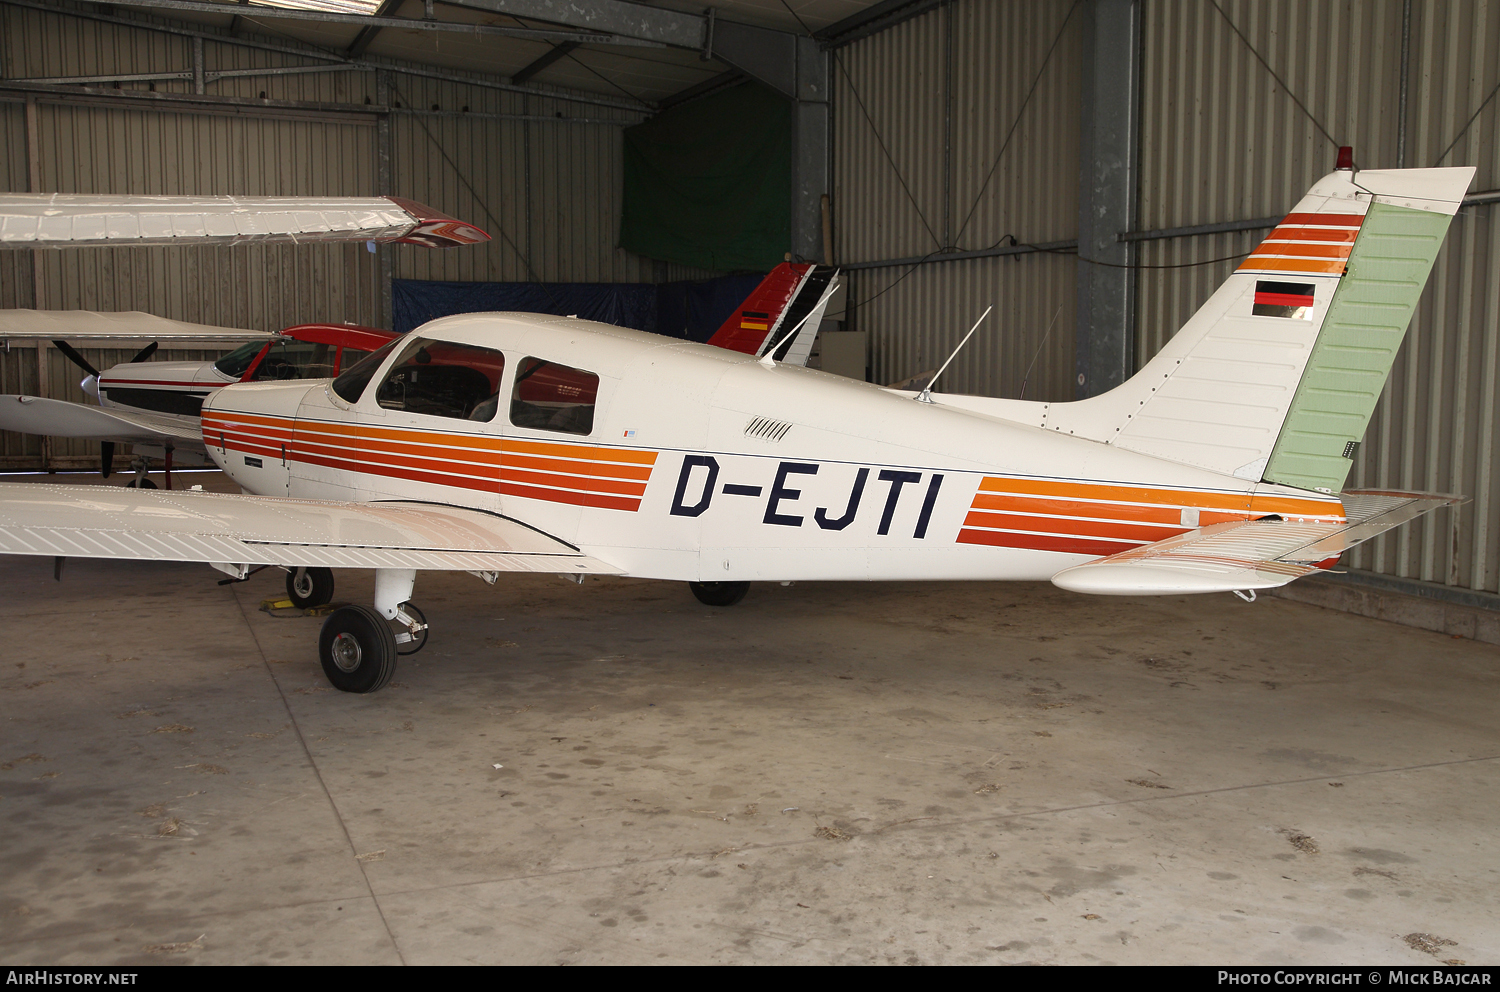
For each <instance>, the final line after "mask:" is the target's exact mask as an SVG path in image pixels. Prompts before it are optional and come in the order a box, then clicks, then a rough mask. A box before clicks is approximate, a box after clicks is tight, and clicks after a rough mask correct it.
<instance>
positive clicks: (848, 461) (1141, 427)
mask: <svg viewBox="0 0 1500 992" xmlns="http://www.w3.org/2000/svg"><path fill="white" fill-rule="evenodd" d="M1472 176H1473V170H1472V169H1467V168H1463V169H1423V170H1400V171H1362V172H1358V173H1356V172H1354V171H1353V170H1352V169H1340V170H1338V171H1335V172H1334V173H1332V174H1330V175H1328V176H1326V177H1324V178H1323V179H1321V180H1319V181H1318V182H1317V183H1316V184H1315V185H1314V186H1313V188H1312V189H1311V190H1310V191H1309V192H1308V194H1307V195H1306V196H1305V197H1304V198H1303V199H1302V200H1301V201H1300V202H1299V203H1298V204H1297V205H1296V206H1295V208H1294V209H1293V211H1292V213H1290V214H1289V215H1288V216H1287V217H1286V219H1285V220H1284V221H1283V222H1282V223H1281V224H1280V225H1279V226H1277V228H1276V229H1275V230H1274V231H1273V232H1272V233H1271V234H1270V235H1269V236H1267V238H1266V239H1265V240H1264V241H1263V242H1262V243H1261V245H1260V246H1259V247H1258V248H1257V249H1256V250H1255V251H1254V252H1253V253H1252V254H1251V255H1250V256H1249V258H1247V259H1246V260H1245V262H1244V263H1243V264H1242V265H1240V267H1239V268H1238V269H1237V271H1236V272H1235V273H1234V274H1233V275H1231V276H1230V277H1229V279H1228V280H1226V281H1225V283H1224V284H1223V285H1222V286H1221V287H1220V288H1219V290H1218V291H1217V292H1216V293H1214V295H1213V296H1212V297H1211V298H1210V299H1209V300H1208V302H1207V303H1205V304H1204V305H1203V307H1202V308H1201V309H1200V310H1199V311H1198V313H1197V314H1195V315H1194V316H1193V318H1192V319H1191V320H1189V321H1188V323H1187V324H1186V325H1184V326H1183V328H1182V329H1181V330H1180V331H1179V332H1178V334H1177V335H1176V336H1175V337H1174V338H1173V339H1172V340H1171V342H1170V343H1168V344H1167V346H1166V347H1165V348H1163V349H1162V351H1161V352H1160V353H1159V354H1158V355H1157V356H1156V357H1155V358H1153V359H1152V360H1151V361H1150V362H1149V363H1147V364H1146V366H1145V367H1144V368H1142V369H1141V370H1140V371H1139V372H1138V373H1137V374H1136V375H1135V376H1133V377H1132V378H1131V379H1130V380H1128V381H1127V382H1126V383H1124V384H1123V385H1121V386H1120V387H1118V388H1116V389H1114V390H1112V391H1111V392H1109V393H1106V394H1104V395H1101V396H1098V397H1094V398H1092V399H1088V400H1082V401H1078V402H1071V403H1046V402H1028V401H1021V400H1004V399H992V398H987V397H975V396H957V395H944V394H938V395H932V394H931V393H930V391H928V390H924V391H923V392H922V393H921V394H916V395H914V394H912V393H910V392H900V391H896V390H890V389H884V388H881V387H878V386H873V385H869V384H866V383H862V382H856V381H853V380H849V379H841V378H837V377H834V376H829V375H825V374H822V373H819V372H816V371H811V370H807V369H804V368H798V367H791V366H788V365H786V364H784V363H778V362H777V361H776V360H775V358H774V355H773V354H766V355H764V356H763V357H761V358H759V359H757V358H755V357H751V356H747V355H744V354H740V353H736V352H731V351H727V350H725V349H722V348H717V347H713V346H708V345H696V344H690V343H685V342H682V341H678V340H674V339H669V338H663V337H658V336H655V335H651V334H646V333H642V332H638V331H631V330H625V329H622V328H618V327H612V326H608V325H601V324H594V323H590V322H587V321H581V320H575V319H569V318H562V317H547V316H538V315H530V314H513V313H491V314H470V315H465V316H456V317H445V318H442V319H439V320H435V321H432V322H430V323H428V324H426V325H424V326H422V327H420V328H418V329H417V330H415V331H413V332H411V334H409V335H407V336H405V337H403V338H400V339H397V340H396V341H393V342H392V343H390V344H388V345H386V346H385V347H384V348H382V349H381V350H379V351H377V352H375V353H374V354H372V355H370V356H369V357H368V358H366V359H365V360H364V361H362V362H360V363H359V364H357V365H355V366H353V367H352V368H350V369H348V370H347V371H345V372H343V373H342V374H341V375H339V376H338V377H337V378H334V379H332V380H327V381H321V382H311V383H309V382H305V381H296V382H260V383H245V384H235V385H229V386H225V387H223V388H222V389H219V390H217V391H216V392H215V393H214V394H213V395H212V396H210V397H208V398H207V399H206V400H205V402H204V405H203V419H202V434H201V441H202V443H203V444H204V445H205V446H206V449H207V452H208V453H209V455H210V456H211V457H212V458H213V460H214V461H215V462H216V463H217V464H219V465H220V466H221V467H222V468H223V470H224V471H225V473H227V474H228V475H229V476H230V477H231V478H232V479H234V481H235V482H237V483H238V484H239V485H240V486H241V487H242V488H243V489H244V490H245V491H246V492H247V493H248V494H250V495H244V496H225V495H214V494H206V493H193V492H176V493H162V492H141V491H134V490H100V489H98V488H88V489H83V488H75V487H66V486H42V485H7V486H0V553H10V554H30V555H51V556H56V557H68V556H79V557H102V558H143V559H162V560H176V561H203V562H207V563H210V564H212V565H214V566H215V567H216V568H218V569H220V570H221V571H224V572H226V573H228V574H230V575H231V576H235V577H243V576H245V575H247V574H248V573H249V572H250V571H251V570H252V569H253V568H255V567H257V566H280V567H282V568H285V569H288V570H290V571H293V572H294V574H295V575H296V576H298V577H301V578H303V579H307V578H308V577H309V576H316V577H318V578H317V579H316V581H309V582H308V583H307V584H308V585H309V586H315V587H316V588H313V589H312V594H313V595H312V596H311V597H310V598H312V599H315V600H320V601H327V598H328V597H329V596H331V593H332V590H331V576H330V575H329V573H327V572H326V570H327V569H329V568H335V567H344V568H373V569H374V570H375V596H374V604H373V608H372V607H369V606H363V605H354V606H346V607H342V608H340V609H338V610H336V611H335V612H333V613H332V614H331V615H330V616H329V617H328V619H327V620H326V621H325V623H324V625H323V629H322V632H321V635H320V637H319V646H318V650H319V657H320V660H321V663H322V666H323V670H324V672H325V673H326V674H327V676H328V678H329V680H330V681H331V682H332V683H333V684H334V685H335V686H336V687H337V688H339V689H343V690H345V691H350V692H372V691H375V690H377V689H379V688H381V687H382V686H384V685H385V684H386V683H387V682H388V681H389V680H390V678H391V676H392V673H393V672H394V670H395V665H396V658H397V655H398V653H400V652H402V651H403V650H409V649H412V648H413V647H414V646H420V644H421V643H422V642H423V641H424V640H425V638H426V635H427V629H426V625H425V623H423V622H422V620H421V614H420V611H418V610H416V609H415V607H413V606H412V605H411V602H410V601H411V598H412V592H413V589H414V586H415V582H416V577H417V573H418V572H419V571H423V570H430V569H447V570H462V571H467V572H470V573H472V574H474V575H477V576H479V577H480V578H482V579H484V580H486V581H488V582H492V583H493V582H494V581H495V580H496V579H497V577H498V575H499V573H501V572H506V571H530V572H551V573H560V574H563V575H566V576H571V577H574V578H577V579H579V580H580V581H581V580H582V577H583V576H586V575H590V574H615V575H630V576H639V577H645V578H656V579H667V580H677V581H686V582H688V583H690V584H691V585H692V588H693V591H694V593H695V594H696V595H697V596H698V598H699V599H700V600H702V601H703V602H705V603H709V604H715V605H730V604H732V603H734V602H737V601H738V600H739V599H740V598H741V597H743V596H744V594H745V590H746V588H747V587H748V584H749V583H750V582H751V581H756V580H782V581H788V580H820V579H827V580H881V579H985V580H994V579H1026V580H1039V579H1050V580H1051V581H1053V582H1054V583H1056V584H1057V585H1059V586H1061V587H1063V588H1065V589H1070V590H1074V591H1077V592H1086V593H1099V594H1110V595H1153V594H1179V593H1189V592H1214V591H1219V592H1238V593H1240V594H1241V595H1242V597H1244V598H1247V599H1249V598H1253V594H1254V591H1255V590H1259V589H1268V588H1274V587H1276V586H1280V585H1284V584H1286V583H1288V582H1290V581H1292V580H1294V579H1296V578H1298V577H1300V576H1304V575H1308V574H1311V573H1314V572H1317V571H1319V569H1320V568H1327V567H1330V566H1331V565H1332V564H1333V563H1334V562H1335V561H1336V560H1337V558H1338V556H1339V555H1340V554H1341V553H1342V552H1343V551H1344V550H1345V549H1347V548H1349V547H1352V546H1354V545H1355V544H1358V543H1360V542H1362V541H1364V540H1367V539H1369V538H1371V537H1373V536H1375V535H1376V534H1379V533H1381V532H1383V531H1385V530H1387V529H1389V528H1390V527H1394V526H1396V525H1397V524H1399V523H1401V522H1403V521H1405V520H1408V519H1411V518H1412V517H1415V516H1417V515H1419V514H1420V513H1422V512H1425V511H1427V510H1429V509H1433V508H1435V507H1437V506H1441V505H1447V504H1449V503H1452V502H1455V501H1457V498H1456V497H1452V496H1444V495H1434V494H1423V493H1403V492H1344V491H1342V490H1343V484H1344V480H1345V478H1346V476H1347V474H1348V471H1349V467H1350V464H1351V463H1350V459H1351V457H1352V455H1353V452H1354V450H1355V449H1356V447H1357V445H1358V443H1359V441H1360V439H1361V437H1362V436H1363V434H1364V431H1365V427H1366V425H1367V423H1368V421H1369V417H1370V413H1371V411H1372V409H1373V407H1374V405H1375V402H1376V400H1377V399H1378V397H1379V394H1380V391H1381V389H1382V387H1383V385H1384V382H1385V378H1386V376H1387V374H1388V373H1389V370H1390V366H1391V363H1392V361H1393V360H1394V357H1395V354H1396V351H1397V349H1398V347H1399V345H1400V342H1401V339H1402V338H1403V336H1404V335H1405V332H1406V328H1407V325H1408V324H1409V322H1410V319H1411V315H1412V312H1413V310H1414V308H1415V306H1416V304H1417V299H1418V296H1419V295H1420V293H1421V290H1422V287H1423V285H1424V284H1425V282H1426V280H1427V276H1428V274H1429V272H1430V270H1431V267H1432V263H1433V260H1434V258H1435V257H1436V255H1437V252H1438V249H1439V248H1440V246H1441V245H1442V243H1443V239H1444V235H1445V232H1446V230H1447V228H1448V224H1449V222H1450V220H1451V218H1452V216H1453V214H1454V213H1455V212H1456V210H1457V208H1458V205H1459V202H1460V200H1461V198H1462V196H1463V194H1464V191H1465V190H1466V188H1467V186H1468V183H1469V181H1470V179H1471V178H1472ZM3 402H4V401H3V400H0V403H3ZM325 582H326V583H327V584H326V585H324V583H325ZM393 628H394V629H393Z"/></svg>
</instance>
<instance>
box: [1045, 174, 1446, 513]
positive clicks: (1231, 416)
mask: <svg viewBox="0 0 1500 992" xmlns="http://www.w3.org/2000/svg"><path fill="white" fill-rule="evenodd" d="M1473 175H1474V170H1473V169H1472V168H1458V169H1402V170H1386V171H1375V170H1370V171H1363V172H1355V171H1354V170H1352V169H1341V170H1339V171H1336V172H1334V173H1331V174H1330V175H1328V176H1325V177H1323V178H1322V179H1321V180H1319V181H1318V182H1317V183H1316V184H1315V185H1314V186H1313V188H1312V189H1311V190H1310V191H1309V192H1308V194H1307V195H1306V196H1305V197H1303V199H1302V200H1301V202H1299V203H1298V204H1297V206H1296V207H1295V208H1294V209H1293V211H1292V212H1291V213H1290V214H1288V215H1287V216H1286V218H1285V219H1284V220H1283V221H1282V222H1281V223H1280V224H1279V225H1277V227H1276V228H1275V230H1273V231H1272V232H1271V233H1270V234H1269V235H1267V236H1266V238H1265V240H1263V241H1262V242H1261V244H1260V246H1259V247H1257V248H1256V249H1255V251H1253V252H1252V253H1251V254H1250V256H1249V257H1248V258H1247V259H1246V260H1245V261H1244V262H1243V263H1241V264H1240V266H1239V268H1238V269H1236V271H1235V272H1234V274H1233V275H1231V276H1230V277H1229V278H1228V279H1227V280H1226V281H1225V282H1224V284H1223V285H1222V286H1220V287H1219V289H1218V291H1217V292H1215V293H1214V295H1213V296H1212V297H1210V298H1209V300H1208V302H1207V303H1205V304H1204V305H1203V307H1202V308H1201V309H1199V311H1198V312H1197V313H1196V314H1194V315H1193V317H1192V318H1191V319H1190V320H1189V321H1188V322H1187V323H1186V324H1184V325H1183V327H1182V329H1181V330H1180V331H1179V332H1178V333H1177V335H1176V336H1175V337H1174V338H1173V339H1172V340H1171V341H1170V342H1168V343H1167V345H1166V347H1165V348H1163V349H1162V350H1161V351H1160V352H1159V353H1158V354H1157V355H1156V357H1155V358H1153V359H1152V360H1151V361H1150V362H1149V363H1147V364H1146V366H1145V367H1144V368H1142V369H1141V370H1140V372H1138V373H1137V374H1136V375H1134V376H1133V377H1131V379H1130V380H1129V381H1127V382H1125V383H1124V384H1123V385H1121V386H1119V387H1118V388H1116V389H1113V390H1111V391H1110V392H1108V393H1105V394H1103V395H1101V396H1096V397H1093V398H1091V399H1087V400H1082V401H1079V402H1076V403H1060V404H1051V405H1050V406H1049V408H1048V409H1047V411H1046V414H1045V426H1046V427H1047V428H1049V429H1056V430H1062V431H1065V432H1070V433H1073V434H1076V435H1079V436H1083V437H1090V438H1093V439H1094V440H1098V441H1103V442H1105V443H1108V444H1115V445H1118V446H1119V447H1122V448H1128V449H1131V450H1134V451H1140V452H1142V453H1145V454H1150V455H1155V456H1157V457H1160V458H1165V459H1168V460H1171V461H1176V462H1182V463H1186V464H1191V465H1196V466H1199V467H1202V468H1207V469H1210V470H1213V471H1218V472H1222V473H1224V474H1227V475H1233V476H1234V477H1236V478H1240V479H1246V480H1248V481H1253V482H1260V481H1265V482H1274V483H1280V484H1283V485H1287V486H1293V487H1296V488H1299V489H1311V490H1316V491H1319V492H1327V493H1337V492H1339V491H1340V490H1341V489H1342V488H1343V484H1344V480H1345V479H1346V477H1347V476H1348V473H1349V468H1350V466H1351V459H1352V458H1353V457H1354V452H1355V450H1356V449H1357V448H1358V446H1359V442H1360V440H1361V439H1362V438H1363V436H1364V433H1365V427H1366V426H1367V425H1368V424H1369V420H1370V415H1371V413H1372V412H1373V410H1374V407H1375V403H1376V401H1377V400H1378V399H1379V397H1380V392H1381V390H1382V388H1383V387H1384V385H1385V380H1386V377H1387V375H1389V373H1390V369H1391V365H1392V363H1393V362H1394V361H1395V357H1396V352H1397V350H1398V349H1399V348H1400V346H1401V341H1402V339H1403V338H1404V337H1405V335H1406V329H1407V326H1408V325H1409V324H1410V322H1411V318H1412V314H1413V312H1414V311H1415V309H1416V305H1417V300H1418V298H1419V297H1420V296H1421V294H1422V289H1423V287H1424V286H1425V285H1426V282H1427V277H1428V275H1429V274H1430V273H1431V271H1432V265H1433V261H1434V260H1435V259H1436V258H1437V253H1438V250H1439V249H1440V248H1441V247H1442V244H1443V239H1444V237H1445V235H1446V233H1447V230H1448V225H1449V223H1450V222H1451V220H1452V218H1453V215H1454V213H1456V212H1457V210H1458V207H1459V205H1460V203H1461V202H1462V200H1463V195H1464V192H1465V190H1466V189H1467V188H1468V185H1469V182H1470V180H1471V179H1472V178H1473Z"/></svg>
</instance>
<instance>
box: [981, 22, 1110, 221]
mask: <svg viewBox="0 0 1500 992" xmlns="http://www.w3.org/2000/svg"><path fill="white" fill-rule="evenodd" d="M1081 2H1082V0H1073V6H1071V7H1069V8H1068V14H1067V16H1066V17H1064V18H1063V22H1062V26H1061V27H1059V28H1058V29H1057V37H1055V38H1053V39H1052V47H1050V48H1048V49H1047V54H1046V56H1045V57H1044V58H1043V59H1042V65H1041V68H1039V69H1037V71H1036V78H1035V79H1033V80H1032V81H1031V89H1029V90H1027V91H1026V99H1024V100H1022V101H1021V109H1020V110H1017V111H1016V119H1015V120H1013V121H1011V123H1010V130H1009V131H1007V132H1006V134H1005V141H1004V142H1002V143H1001V145H1000V151H999V152H997V153H996V154H995V161H994V164H992V165H991V166H990V171H989V172H987V173H986V174H985V177H984V182H983V183H981V184H980V186H979V193H978V195H976V196H975V197H974V205H973V206H971V207H969V213H968V214H967V215H966V216H965V217H964V222H963V224H962V225H960V226H959V228H958V233H957V234H955V235H954V236H953V240H954V241H957V240H958V239H959V238H962V237H963V236H964V231H966V230H968V229H969V221H971V220H973V219H974V211H976V210H978V209H979V201H980V200H983V199H984V193H985V190H987V189H989V186H990V180H991V179H992V178H994V175H995V170H996V169H998V168H999V167H1000V159H1001V157H1002V156H1004V154H1005V150H1006V149H1007V148H1009V147H1010V139H1011V138H1013V137H1015V133H1016V128H1018V127H1020V126H1021V117H1022V116H1023V115H1024V114H1025V113H1026V108H1027V107H1028V106H1030V104H1031V98H1032V96H1034V95H1035V94H1036V88H1037V86H1038V85H1040V84H1041V81H1042V75H1043V74H1044V73H1046V71H1047V66H1048V65H1049V64H1050V63H1051V62H1052V55H1053V53H1054V52H1056V51H1057V45H1058V43H1059V42H1061V41H1062V37H1063V32H1064V31H1066V30H1067V29H1068V24H1069V23H1070V22H1071V21H1072V20H1073V11H1075V10H1077V9H1078V5H1079V3H1081Z"/></svg>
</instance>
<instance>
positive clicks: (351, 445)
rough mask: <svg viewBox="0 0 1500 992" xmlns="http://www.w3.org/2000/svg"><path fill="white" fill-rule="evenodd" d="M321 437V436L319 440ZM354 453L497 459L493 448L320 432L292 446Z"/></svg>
mask: <svg viewBox="0 0 1500 992" xmlns="http://www.w3.org/2000/svg"><path fill="white" fill-rule="evenodd" d="M320 435H323V436H320ZM339 442H343V447H345V448H348V449H352V450H354V451H366V452H374V453H379V454H390V455H410V456H414V457H418V458H467V459H469V460H472V461H477V462H479V463H481V464H484V465H492V466H495V467H497V468H498V467H499V465H500V462H501V455H500V453H499V452H498V451H495V450H494V449H493V448H488V447H486V448H459V447H458V446H457V445H436V444H407V443H402V442H398V441H380V440H374V439H370V438H362V437H357V436H356V437H352V438H351V437H349V436H348V435H344V434H332V433H330V434H326V435H324V432H322V431H300V430H299V431H298V432H297V434H296V443H297V444H299V445H302V444H329V445H332V444H337V443H339Z"/></svg>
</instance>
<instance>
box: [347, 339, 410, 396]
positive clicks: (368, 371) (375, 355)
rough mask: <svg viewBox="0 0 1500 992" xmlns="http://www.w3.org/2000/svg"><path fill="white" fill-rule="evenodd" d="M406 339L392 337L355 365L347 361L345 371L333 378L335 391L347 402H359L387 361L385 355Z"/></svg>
mask: <svg viewBox="0 0 1500 992" xmlns="http://www.w3.org/2000/svg"><path fill="white" fill-rule="evenodd" d="M404 340H406V339H405V338H392V339H391V340H390V341H387V342H386V343H385V344H384V345H382V346H381V347H380V348H377V349H376V350H374V351H372V352H370V353H369V354H368V355H366V356H365V357H364V358H361V359H360V360H359V361H358V362H355V363H354V364H353V365H348V363H345V365H346V368H345V369H344V371H343V372H342V373H340V375H339V377H338V378H337V379H335V380H333V391H334V392H335V393H338V395H339V398H340V399H342V400H343V401H344V402H346V403H358V402H359V398H360V397H361V396H363V395H364V392H365V387H366V386H368V385H369V384H370V380H371V379H373V378H374V377H375V373H376V372H378V371H380V365H381V363H382V362H384V361H385V356H386V355H388V354H390V353H391V349H392V348H395V347H396V346H397V345H398V344H400V343H401V342H402V341H404Z"/></svg>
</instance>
